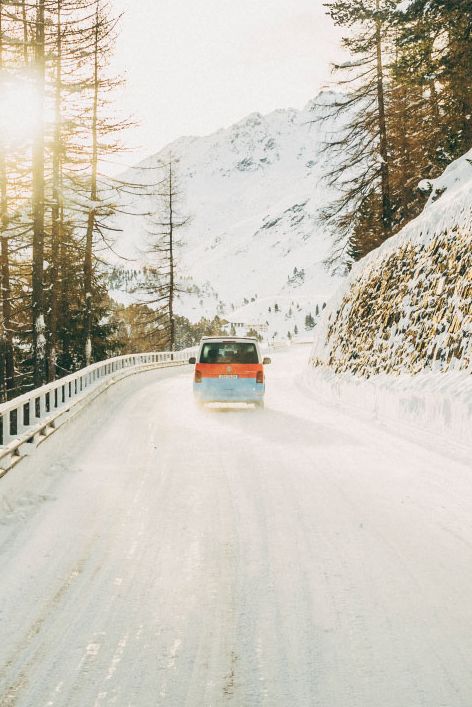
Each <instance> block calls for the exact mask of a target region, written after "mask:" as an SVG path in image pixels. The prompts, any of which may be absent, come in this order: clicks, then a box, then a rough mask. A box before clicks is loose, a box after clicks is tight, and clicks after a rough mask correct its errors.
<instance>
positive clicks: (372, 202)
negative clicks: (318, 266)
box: [321, 0, 472, 267]
mask: <svg viewBox="0 0 472 707" xmlns="http://www.w3.org/2000/svg"><path fill="white" fill-rule="evenodd" d="M325 5H326V7H327V11H328V14H329V15H331V17H332V19H333V20H334V23H335V24H336V25H338V26H340V27H342V28H345V30H346V35H345V39H344V46H345V48H346V49H347V50H348V52H349V53H350V55H351V60H350V61H349V62H346V63H343V64H337V65H335V67H334V70H335V74H336V75H337V77H338V88H339V92H338V93H337V94H336V99H335V101H334V103H333V105H332V106H331V107H329V108H328V109H326V107H325V112H324V116H323V118H322V120H325V119H330V120H332V119H333V118H339V119H340V121H339V123H338V124H340V125H341V126H342V127H341V128H340V130H339V131H337V132H333V133H332V134H331V136H330V137H329V138H328V140H327V143H326V145H325V151H326V158H327V164H329V165H330V166H329V171H327V173H326V180H327V181H328V183H329V184H331V185H333V186H335V187H336V188H337V190H338V192H339V196H338V198H336V199H335V200H334V201H333V202H332V203H330V204H329V205H328V206H327V207H326V208H324V209H323V211H322V215H321V217H322V220H323V221H324V222H325V223H326V224H327V225H328V227H329V229H330V230H331V232H332V233H333V236H334V246H333V250H332V254H331V257H330V259H329V261H330V264H331V265H332V266H334V267H336V266H339V265H340V264H343V265H346V264H348V265H349V263H350V262H352V261H353V260H358V259H359V258H361V257H363V256H364V255H366V254H367V253H368V252H369V251H371V250H372V249H373V248H376V247H377V246H379V245H380V244H381V243H383V242H384V241H385V240H386V239H387V238H389V237H390V236H391V235H393V234H395V233H396V232H398V230H399V229H400V228H402V226H404V225H405V224H406V223H407V222H408V221H410V220H411V219H412V218H414V217H415V216H416V215H418V213H419V212H420V211H421V209H422V207H423V206H424V203H425V193H424V191H423V192H422V191H421V190H420V189H419V188H418V183H419V181H420V180H422V179H428V178H429V179H431V178H434V177H436V176H438V175H439V174H440V173H441V172H442V170H443V169H444V168H445V166H446V165H447V164H449V163H450V162H451V161H452V160H454V159H456V158H457V157H459V156H460V155H462V154H463V153H465V152H466V151H467V150H469V149H470V148H471V147H472V5H471V3H470V0H454V1H453V2H452V1H451V0H411V2H409V3H408V2H404V1H402V2H398V1H396V0H332V1H330V2H326V3H325Z"/></svg>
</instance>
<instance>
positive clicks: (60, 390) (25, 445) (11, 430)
mask: <svg viewBox="0 0 472 707" xmlns="http://www.w3.org/2000/svg"><path fill="white" fill-rule="evenodd" d="M196 352H197V347H195V348H191V349H184V350H182V351H174V352H172V353H171V352H169V351H165V352H157V353H145V354H130V355H128V356H117V357H115V358H109V359H107V360H106V361H100V362H99V363H94V364H92V365H91V366H88V367H87V368H82V369H81V370H79V371H76V372H75V373H71V374H70V375H68V376H66V377H65V378H59V379H58V380H56V381H54V382H53V383H48V384H47V385H43V386H42V387H41V388H36V389H35V390H32V391H31V392H29V393H25V394H24V395H20V396H19V397H17V398H14V399H13V400H10V401H8V402H6V403H2V404H1V405H0V478H1V477H2V476H3V475H4V474H5V473H6V472H7V471H8V470H9V469H11V467H12V466H14V465H15V464H16V462H17V461H19V460H20V459H21V458H22V457H23V456H26V455H28V454H30V453H31V451H32V450H33V449H34V448H35V447H36V446H37V445H38V444H39V443H40V442H42V441H43V440H44V439H46V438H47V437H48V436H49V435H50V434H51V433H52V432H54V431H55V430H56V429H57V428H58V427H59V426H60V425H61V424H62V423H63V422H65V421H66V420H67V419H68V418H69V417H70V413H71V412H72V410H74V412H75V411H76V410H77V411H78V410H79V409H80V408H81V407H82V405H83V404H85V403H86V402H89V401H90V400H92V399H93V398H94V397H96V396H97V395H99V394H100V393H102V392H103V391H104V390H106V389H107V388H108V387H109V386H111V385H113V384H114V383H116V382H117V381H119V380H121V379H122V378H125V377H126V376H129V375H132V374H134V373H140V372H141V371H146V370H151V369H153V368H167V367H171V366H182V365H184V364H186V363H187V362H188V359H189V358H190V357H191V356H196ZM81 404H82V405H81Z"/></svg>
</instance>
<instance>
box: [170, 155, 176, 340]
mask: <svg viewBox="0 0 472 707" xmlns="http://www.w3.org/2000/svg"><path fill="white" fill-rule="evenodd" d="M173 176H174V175H173V167H172V160H170V161H169V334H170V336H169V338H170V350H171V351H175V320H174V294H175V292H174V274H175V273H174V267H175V263H174V194H173V188H174V184H173V182H174V180H173Z"/></svg>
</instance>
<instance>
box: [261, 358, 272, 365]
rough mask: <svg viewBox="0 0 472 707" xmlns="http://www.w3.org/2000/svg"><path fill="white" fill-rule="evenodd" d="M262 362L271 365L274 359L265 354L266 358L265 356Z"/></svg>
mask: <svg viewBox="0 0 472 707" xmlns="http://www.w3.org/2000/svg"><path fill="white" fill-rule="evenodd" d="M262 363H263V364H264V366H267V365H269V363H272V359H271V358H269V357H268V356H265V358H264V360H263V361H262Z"/></svg>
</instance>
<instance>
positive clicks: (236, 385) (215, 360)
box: [189, 336, 271, 408]
mask: <svg viewBox="0 0 472 707" xmlns="http://www.w3.org/2000/svg"><path fill="white" fill-rule="evenodd" d="M270 362H271V360H270V358H263V357H262V354H261V350H260V346H259V342H258V341H257V339H256V338H253V337H250V336H247V337H239V336H222V337H216V336H204V337H203V338H202V340H201V342H200V346H199V349H198V356H197V357H196V358H194V357H192V358H190V359H189V363H192V364H195V375H194V379H193V392H194V395H195V400H196V402H197V403H199V404H200V405H204V404H205V403H228V402H238V403H253V404H254V405H255V406H256V407H260V408H262V407H264V393H265V376H264V366H265V365H267V364H269V363H270Z"/></svg>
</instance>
